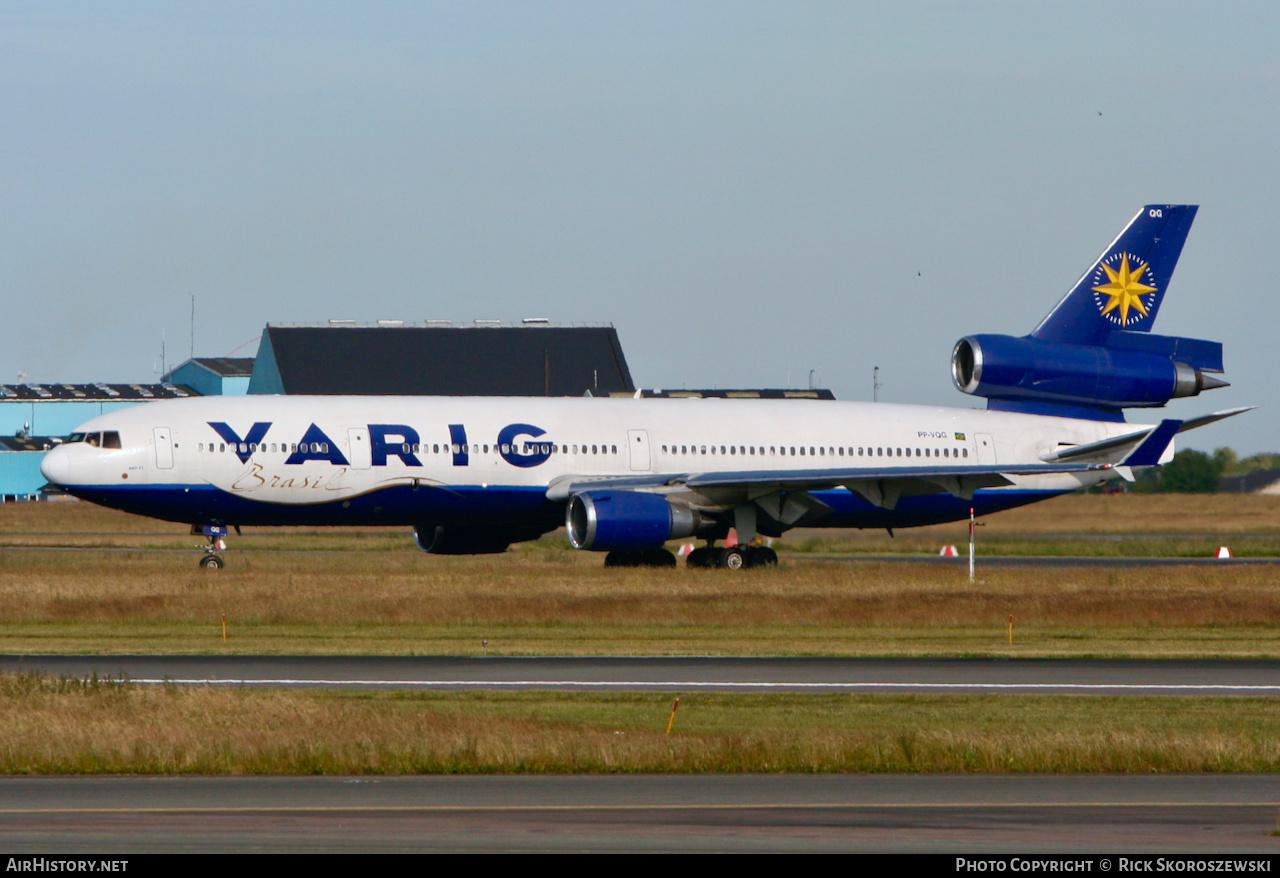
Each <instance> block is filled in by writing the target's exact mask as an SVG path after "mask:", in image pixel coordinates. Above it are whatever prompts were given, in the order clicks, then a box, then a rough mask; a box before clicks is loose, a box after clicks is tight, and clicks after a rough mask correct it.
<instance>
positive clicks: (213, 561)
mask: <svg viewBox="0 0 1280 878" xmlns="http://www.w3.org/2000/svg"><path fill="white" fill-rule="evenodd" d="M226 565H227V562H226V561H223V560H222V556H221V555H205V556H204V557H203V558H201V559H200V567H201V569H203V570H221V569H222V568H223V567H225V566H226Z"/></svg>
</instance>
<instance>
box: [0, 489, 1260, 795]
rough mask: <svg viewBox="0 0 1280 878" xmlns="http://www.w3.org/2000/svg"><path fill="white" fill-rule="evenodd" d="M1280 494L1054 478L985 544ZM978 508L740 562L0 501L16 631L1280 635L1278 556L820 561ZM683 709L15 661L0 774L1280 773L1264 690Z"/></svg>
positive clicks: (1159, 544) (133, 646) (417, 640)
mask: <svg viewBox="0 0 1280 878" xmlns="http://www.w3.org/2000/svg"><path fill="white" fill-rule="evenodd" d="M1278 501H1280V498H1269V497H1261V498H1260V497H1230V498H1224V497H1169V496H1152V495H1146V496H1131V497H1105V496H1098V495H1094V496H1084V495H1080V496H1071V497H1065V498H1060V499H1058V500H1054V501H1050V502H1048V503H1045V504H1040V505H1038V506H1033V507H1029V508H1027V509H1025V510H1015V511H1013V512H1010V513H1006V514H1005V515H1001V516H993V517H992V518H991V519H990V523H989V526H988V527H986V528H984V530H983V531H982V533H981V541H982V542H981V547H982V548H981V551H994V550H995V547H1002V548H1001V549H1000V550H1001V551H1010V552H1019V551H1020V552H1022V553H1024V554H1053V553H1055V552H1065V553H1090V554H1106V553H1114V554H1175V555H1176V554H1179V553H1191V554H1199V553H1201V552H1202V551H1203V553H1205V554H1207V553H1209V552H1210V551H1211V550H1212V548H1213V547H1215V546H1216V545H1218V544H1220V543H1227V544H1230V545H1232V548H1233V549H1235V550H1236V552H1237V554H1241V552H1242V550H1244V549H1245V547H1246V546H1250V545H1251V546H1253V547H1255V549H1254V551H1255V554H1280V551H1276V550H1274V549H1273V548H1271V547H1273V546H1276V545H1277V542H1276V541H1277V540H1280V529H1278V528H1277V527H1276V521H1277V520H1280V518H1278V516H1277V513H1280V502H1278ZM965 532H966V528H965V525H964V524H960V525H951V526H946V527H938V528H928V529H924V530H922V531H918V532H907V533H900V534H899V535H898V537H897V538H895V539H893V540H890V539H889V537H888V536H887V535H885V534H883V533H858V532H837V533H827V532H822V531H807V532H801V533H797V534H793V535H790V538H789V539H786V540H783V541H781V542H780V547H781V548H782V551H783V561H782V564H781V566H780V567H779V568H777V569H775V570H748V571H738V572H730V571H718V570H711V571H700V570H686V569H683V568H681V569H676V570H654V571H647V570H625V569H622V570H620V569H608V570H606V569H605V568H603V567H602V565H601V558H600V557H599V556H598V555H591V554H587V553H582V552H575V551H572V550H570V549H568V548H567V545H566V544H565V542H564V540H563V538H562V537H558V536H554V535H553V536H551V537H548V538H546V539H544V540H540V541H538V542H535V543H531V544H526V545H522V546H519V547H517V548H515V549H513V550H512V551H511V552H509V553H507V554H505V555H501V556H487V557H478V558H465V557H463V558H447V557H434V556H428V555H424V554H422V553H420V552H418V551H416V549H414V548H413V546H412V543H411V541H410V539H409V537H408V535H407V534H406V533H405V532H404V531H403V530H402V529H394V530H392V529H360V530H349V529H339V530H329V531H326V530H302V529H269V530H262V531H249V532H247V533H246V534H245V535H244V537H242V538H239V537H234V536H233V537H232V538H231V544H232V551H231V552H230V553H229V555H228V560H229V566H228V568H227V569H225V570H223V571H220V572H217V573H209V572H205V571H201V570H199V569H198V568H197V567H196V565H195V560H196V557H197V554H196V552H195V551H194V549H193V546H194V545H195V544H196V543H198V542H200V540H199V538H197V537H192V536H190V535H189V534H188V533H187V529H186V528H184V527H181V526H174V525H166V524H163V523H157V522H153V521H149V520H145V519H140V518H136V517H133V516H128V515H124V514H120V513H113V512H109V511H106V510H102V509H97V508H95V507H91V506H88V505H85V504H78V503H48V504H9V505H5V506H0V651H3V652H116V653H124V652H140V653H164V652H182V653H222V652H239V653H295V654H307V653H310V654H317V653H383V654H409V653H434V654H479V653H482V652H487V653H489V654H615V655H617V654H632V655H637V654H643V655H653V654H689V653H696V654H720V655H752V654H776V655H804V654H808V655H938V656H946V655H958V656H959V655H964V656H1143V657H1152V656H1223V657H1232V656H1240V657H1243V656H1251V657H1252V656H1280V625H1277V620H1280V567H1276V566H1271V565H1257V566H1247V565H1244V566H1240V565H1231V566H1223V567H1215V566H1161V567H1141V566H1139V567H1117V568H1101V569H1098V568H1089V567H1065V568H1036V567H1023V568H991V569H983V568H982V567H981V566H980V567H979V577H978V581H977V582H976V583H970V582H969V580H968V576H967V573H966V571H965V570H964V569H963V568H961V567H950V566H940V565H934V564H923V563H911V562H909V561H907V562H897V563H881V562H874V561H861V562H854V563H850V562H835V563H833V562H826V561H820V560H809V559H808V557H807V556H811V555H814V554H830V553H835V554H841V553H854V554H859V553H861V554H876V553H883V552H893V551H898V552H902V551H905V552H916V551H919V552H928V553H929V554H933V553H935V552H936V551H937V547H938V546H939V545H942V544H944V543H957V544H963V541H964V537H965ZM1246 535H1247V536H1246ZM787 546H789V547H790V548H789V549H788V548H786V547H787ZM62 547H66V548H62ZM980 563H981V562H980ZM224 614H225V615H226V618H227V622H228V628H229V638H228V640H227V641H226V642H225V643H224V642H223V641H222V638H221V620H222V617H223V615H224ZM1010 614H1012V615H1013V616H1014V634H1015V637H1014V643H1013V644H1012V645H1010V644H1009V643H1008V641H1007V628H1006V620H1007V618H1008V616H1009V615H1010ZM483 640H488V646H487V647H486V646H484V645H482V641H483ZM670 706H671V705H670V699H669V697H668V696H663V695H655V694H647V693H627V694H600V693H593V694H559V693H504V692H496V693H485V692H438V693H431V692H425V693H423V692H415V693H388V692H358V693H316V692H303V691H264V690H226V689H209V688H200V687H180V686H161V687H144V686H139V685H134V684H128V683H121V682H111V681H99V680H88V681H75V680H60V679H49V678H39V677H34V676H27V675H0V711H3V715H4V716H5V719H6V722H5V724H4V727H3V729H0V773H10V774H22V773H104V772H130V773H133V772H136V773H356V774H394V773H417V772H569V771H646V772H665V771H674V772H690V771H762V772H763V771H1246V770H1247V771H1276V770H1280V743H1277V742H1280V703H1277V702H1276V701H1274V700H1270V699H1241V698H1231V699H1213V698H1124V699H1116V698H1108V697H1098V696H1092V697H1061V696H1059V697H1047V696H1046V697H1032V696H1016V697H987V696H941V697H931V696H905V695H854V696H849V695H844V696H840V695H769V696H751V695H711V694H693V695H687V696H685V697H684V698H683V699H682V700H681V706H680V712H679V713H678V715H677V718H676V724H675V731H674V733H673V734H672V735H671V736H670V737H668V736H666V735H665V734H664V730H665V728H666V722H667V719H668V715H669V711H670Z"/></svg>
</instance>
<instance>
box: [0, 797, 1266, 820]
mask: <svg viewBox="0 0 1280 878" xmlns="http://www.w3.org/2000/svg"><path fill="white" fill-rule="evenodd" d="M1255 807H1257V808H1275V807H1280V801H1258V802H1219V801H1207V802H1160V801H1155V802H1091V801H1080V802H982V801H973V802H761V803H754V804H751V803H734V802H709V803H705V804H692V805H691V804H670V805H668V804H647V805H646V804H612V805H611V804H600V805H592V804H585V803H584V804H577V805H166V806H156V807H142V808H122V807H111V808H89V807H75V808H0V816H4V815H22V814H192V813H198V814H242V813H249V814H253V813H280V812H289V813H294V812H297V813H339V812H341V813H347V812H353V811H354V812H364V813H385V812H393V811H411V812H424V813H432V812H450V811H498V812H502V811H508V812H530V811H554V812H568V811H756V810H763V809H775V810H790V811H798V810H816V809H828V810H830V809H840V810H846V811H847V810H855V809H870V808H876V809H884V808H891V809H897V810H918V809H924V808H948V809H956V808H966V809H970V808H1019V809H1026V808H1255Z"/></svg>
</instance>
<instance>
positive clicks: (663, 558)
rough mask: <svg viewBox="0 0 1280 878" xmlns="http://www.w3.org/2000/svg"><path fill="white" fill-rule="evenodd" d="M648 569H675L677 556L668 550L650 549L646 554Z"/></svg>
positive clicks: (645, 564)
mask: <svg viewBox="0 0 1280 878" xmlns="http://www.w3.org/2000/svg"><path fill="white" fill-rule="evenodd" d="M644 566H646V567H675V566H676V556H675V555H673V554H671V553H670V552H669V551H667V550H666V549H650V550H649V551H647V552H645V562H644Z"/></svg>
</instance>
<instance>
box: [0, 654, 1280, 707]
mask: <svg viewBox="0 0 1280 878" xmlns="http://www.w3.org/2000/svg"><path fill="white" fill-rule="evenodd" d="M0 671H30V672H38V673H43V674H49V675H54V676H58V675H64V676H73V677H87V676H89V675H91V674H97V675H98V676H100V677H117V678H127V679H129V680H132V681H135V682H138V683H165V682H176V683H188V684H193V685H217V686H268V687H269V686H280V687H312V688H315V687H331V688H334V687H336V688H341V687H347V688H383V689H543V690H568V691H575V690H576V691H626V690H642V691H655V692H674V693H677V694H678V693H681V692H810V693H837V692H844V693H867V692H892V693H932V694H1055V695H1148V696H1151V695H1177V696H1199V697H1203V696H1207V695H1223V696H1255V697H1256V696H1268V697H1269V696H1278V695H1280V661H1278V660H1266V659H1250V660H1210V659H1194V660H1192V659H1186V660H1183V659H1174V660H1160V659H1152V660H1145V659H917V658H715V657H669V658H668V657H658V658H630V657H580V658H579V657H541V658H511V657H487V658H486V657H460V656H208V655H150V656H140V655H119V656H108V655H96V656H94V655H4V656H0Z"/></svg>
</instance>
